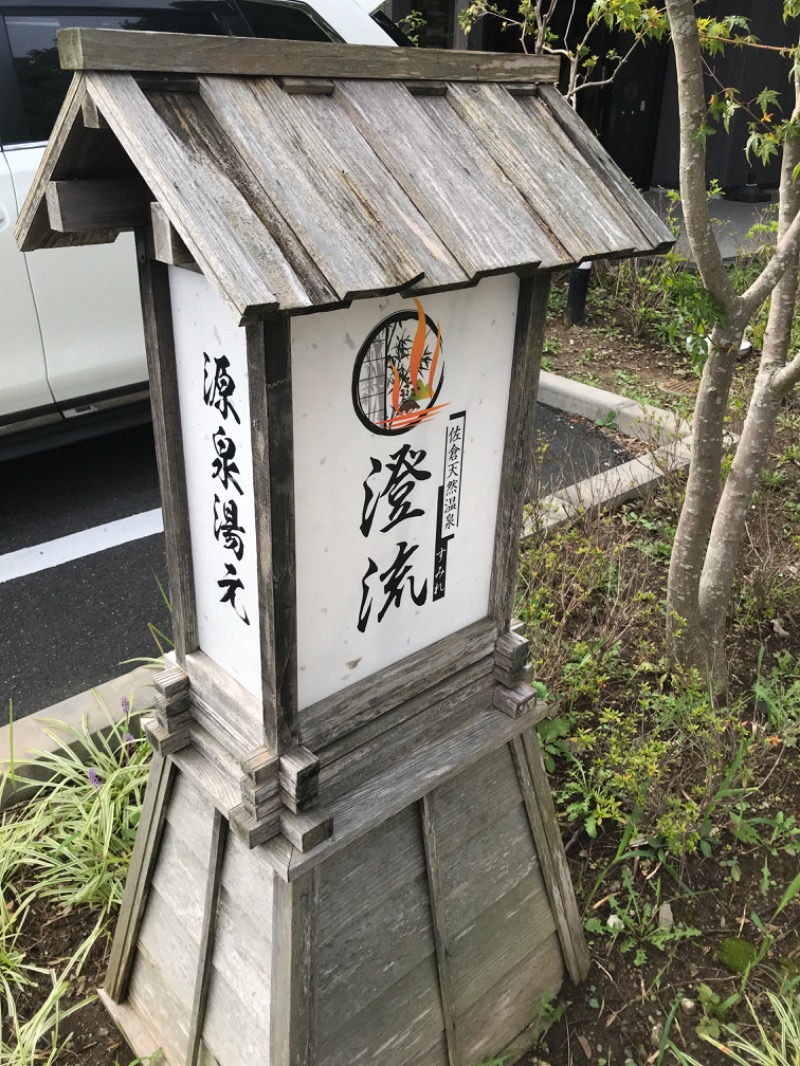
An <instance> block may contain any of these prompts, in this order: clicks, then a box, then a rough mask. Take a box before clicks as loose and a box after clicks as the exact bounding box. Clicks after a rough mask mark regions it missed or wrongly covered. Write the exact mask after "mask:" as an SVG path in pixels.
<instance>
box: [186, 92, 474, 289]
mask: <svg viewBox="0 0 800 1066" xmlns="http://www.w3.org/2000/svg"><path fill="white" fill-rule="evenodd" d="M202 91H203V95H204V98H206V99H208V102H209V105H210V106H211V108H212V110H213V111H214V113H215V114H218V115H219V121H220V123H221V124H222V125H223V127H224V128H226V130H228V132H229V133H230V134H231V135H234V134H235V136H236V140H237V143H238V144H241V143H242V142H243V141H244V142H245V143H246V144H247V145H248V146H251V145H252V147H251V148H250V150H249V152H248V158H249V159H250V160H251V162H252V164H253V165H255V166H256V167H257V168H258V174H259V177H260V180H261V181H262V183H264V186H265V189H266V190H267V192H268V194H269V195H270V196H271V197H272V198H273V199H275V200H276V201H277V202H279V203H280V204H281V212H282V213H283V215H284V217H285V218H286V220H287V222H289V223H290V225H291V228H292V230H293V231H294V232H296V233H297V234H298V235H299V236H300V237H301V238H302V241H303V244H304V245H305V246H306V248H308V249H309V250H311V251H313V252H314V255H315V258H318V259H319V260H320V261H321V262H324V263H325V264H326V266H325V272H326V275H327V276H328V278H329V279H330V280H331V282H332V283H333V285H334V288H335V289H336V290H337V292H339V294H340V296H341V297H342V298H343V299H346V298H348V297H349V295H350V294H351V293H353V292H356V291H357V292H359V293H360V294H361V295H364V294H365V293H368V292H373V293H375V294H377V293H380V292H386V291H393V290H396V289H397V288H401V287H402V288H405V287H408V286H409V285H412V284H413V283H414V282H416V281H418V280H420V279H421V278H423V277H424V279H425V284H426V286H428V285H429V286H432V287H440V286H450V285H456V284H466V283H467V282H468V280H469V279H468V278H467V276H466V274H465V273H464V271H463V270H462V269H461V267H460V266H459V264H458V263H457V262H456V260H455V259H454V258H453V256H452V254H451V253H450V252H449V251H448V249H447V248H446V247H445V246H444V244H443V243H442V241H441V238H440V237H439V236H438V234H437V232H436V230H435V227H434V225H433V224H432V221H431V220H428V219H426V218H425V217H423V215H422V214H421V213H420V212H419V210H418V209H417V208H416V207H415V206H414V204H413V203H412V202H411V201H410V200H409V199H408V197H407V196H406V195H405V193H404V192H403V190H402V189H401V188H400V186H399V185H398V184H397V183H396V182H395V181H394V179H393V178H392V176H391V174H390V173H389V171H388V170H387V169H386V167H385V165H384V164H383V162H382V161H381V160H380V159H379V157H378V156H377V155H376V154H375V152H374V151H373V149H372V148H371V147H370V145H369V144H368V143H367V142H366V141H365V140H364V139H363V137H361V136H359V134H358V131H357V130H356V129H354V127H353V123H352V120H351V118H350V115H349V113H348V111H347V109H346V108H345V106H344V105H343V103H342V101H341V100H340V99H339V97H338V95H334V96H332V97H330V98H326V99H320V98H319V97H313V98H312V97H305V98H299V97H296V98H293V99H292V100H290V101H287V100H286V98H285V96H284V95H283V94H282V93H281V91H280V90H279V89H278V88H277V87H276V85H275V84H274V83H273V82H271V81H267V80H264V81H260V82H258V83H256V84H252V83H248V84H244V83H240V84H239V86H238V89H237V86H236V83H235V82H232V81H230V80H228V79H220V78H217V79H204V80H203V82H202ZM248 101H249V107H247V106H246V105H247V103H248ZM235 105H238V107H239V108H240V109H243V112H244V113H243V114H242V116H241V117H240V118H232V117H231V115H232V110H233V107H234V106H235ZM266 129H268V130H269V145H270V148H269V151H268V152H266V151H265V149H264V142H263V132H262V130H266ZM298 158H300V159H302V158H305V159H307V160H308V165H306V166H303V165H299V164H298ZM287 168H288V169H289V170H291V172H292V173H293V175H294V176H295V181H294V182H292V184H291V186H287V183H286V181H285V178H284V175H285V173H286V171H287ZM377 212H379V214H380V220H381V224H380V225H379V226H376V218H377V214H376V213H377Z"/></svg>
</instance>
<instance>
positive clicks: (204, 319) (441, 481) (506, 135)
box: [17, 30, 671, 1066]
mask: <svg viewBox="0 0 800 1066" xmlns="http://www.w3.org/2000/svg"><path fill="white" fill-rule="evenodd" d="M284 45H286V46H285V47H284ZM61 47H62V61H63V62H64V64H65V65H66V66H69V67H72V68H73V69H75V70H76V72H77V73H76V78H75V81H74V83H73V87H72V89H71V91H70V95H69V97H68V99H67V102H66V103H65V105H64V109H63V111H62V114H61V117H60V120H59V123H58V125H57V127H56V130H55V132H54V135H53V139H52V141H51V144H50V146H49V148H48V151H47V154H46V156H45V159H44V162H43V164H42V167H41V169H40V172H39V174H38V176H37V180H36V182H35V183H34V186H33V189H32V191H31V194H30V196H29V199H28V201H27V203H26V204H25V206H24V208H23V210H22V212H21V215H20V222H19V225H18V233H17V236H18V241H19V244H20V247H21V248H23V249H25V250H28V249H31V248H35V247H44V246H57V245H59V244H65V243H67V244H74V243H81V242H90V243H91V242H98V241H103V240H111V239H113V237H114V236H115V235H116V232H117V231H118V230H119V229H121V228H126V227H130V228H135V229H136V230H137V235H138V251H139V262H140V282H141V291H142V306H143V310H144V317H145V329H146V336H147V344H148V358H149V363H150V380H151V391H152V398H153V414H154V425H155V430H156V441H157V448H158V458H159V469H160V475H161V483H162V496H163V502H164V521H165V534H166V542H167V554H168V562H169V569H170V595H171V598H172V602H173V611H174V621H175V639H176V648H175V654H174V655H173V656H172V657H171V662H170V664H169V666H168V668H167V669H166V670H165V672H164V673H162V674H161V675H159V677H158V678H157V680H156V688H157V691H158V698H157V706H156V709H155V713H154V715H153V717H152V718H151V719H150V720H149V721H148V723H147V729H148V735H149V737H150V739H151V741H152V744H153V746H154V748H155V751H156V754H155V757H154V763H153V769H152V772H151V779H150V784H149V787H148V791H147V797H146V802H145V809H144V811H143V814H142V820H141V825H140V829H139V833H138V837H137V843H136V848H135V852H134V856H133V862H132V868H131V872H130V876H129V879H128V884H127V889H126V895H125V901H124V905H123V908H122V913H121V915H120V919H119V923H118V928H117V931H116V936H115V940H114V946H113V951H112V957H111V962H110V968H109V975H108V980H107V982H106V986H105V989H104V992H103V997H104V1000H105V1002H106V1004H107V1005H108V1008H109V1010H110V1011H111V1013H112V1015H113V1016H114V1018H115V1019H116V1020H117V1021H118V1023H119V1024H120V1025H121V1027H122V1028H123V1030H124V1031H125V1033H126V1035H127V1036H128V1039H129V1040H130V1042H131V1044H132V1046H133V1047H134V1049H135V1050H136V1052H137V1053H138V1054H140V1055H148V1054H150V1053H151V1052H153V1051H154V1050H155V1049H156V1048H159V1047H160V1048H161V1049H162V1050H163V1052H164V1055H165V1057H166V1061H167V1063H168V1064H169V1066H184V1064H185V1066H352V1064H353V1063H375V1064H380V1066H475V1064H476V1063H478V1062H479V1061H480V1060H481V1059H484V1058H489V1057H492V1056H497V1055H503V1054H506V1055H509V1056H513V1055H514V1054H515V1053H516V1052H518V1051H520V1052H521V1051H522V1050H523V1049H524V1048H526V1047H528V1046H530V1045H531V1044H532V1043H533V1042H534V1041H535V1039H536V1025H537V1020H538V1019H539V1018H540V1017H541V1012H540V1008H541V1004H542V1002H543V999H544V997H546V996H549V995H551V994H552V993H554V992H556V991H557V990H558V988H559V987H560V985H561V983H562V979H563V975H564V972H565V971H566V972H567V973H568V974H569V976H570V977H571V978H572V980H574V981H579V980H581V978H582V977H583V976H584V975H585V973H586V970H587V966H588V955H587V951H586V946H585V943H584V940H583V934H582V930H581V923H580V919H579V916H578V913H577V909H576V905H575V898H574V894H573V891H572V886H571V884H570V881H569V876H568V871H567V865H566V858H565V855H564V849H563V847H562V844H561V838H560V834H559V829H558V824H557V821H556V818H555V813H554V809H553V803H552V799H551V796H550V792H549V788H548V784H547V778H546V774H545V770H544V766H543V763H542V757H541V752H540V749H539V743H538V739H537V733H536V728H535V727H536V723H537V722H538V721H539V720H541V718H542V717H543V716H544V715H545V714H546V713H547V708H546V707H544V706H542V705H540V704H537V701H536V698H535V695H534V691H533V689H532V688H531V687H530V685H529V684H528V683H527V682H526V680H525V664H526V657H527V644H526V641H525V640H524V638H523V637H522V636H521V635H520V634H519V633H517V632H516V631H515V630H514V629H513V628H512V624H511V616H512V607H513V593H514V582H515V575H516V564H517V548H518V538H519V534H520V529H521V523H522V506H523V494H524V491H525V486H526V485H527V484H528V476H527V472H528V467H529V463H530V459H531V443H532V425H533V412H534V407H535V397H536V386H537V380H538V372H539V361H540V355H541V345H542V335H543V328H544V317H545V311H546V303H547V295H548V291H549V278H550V270H551V269H552V268H553V267H555V266H558V265H566V264H569V263H573V262H575V261H576V260H579V259H583V258H587V257H597V256H601V255H605V256H607V255H620V254H627V253H630V252H633V251H640V252H645V251H653V250H655V249H657V248H661V247H664V246H666V245H668V244H669V243H670V241H671V236H670V234H669V233H668V231H666V230H665V229H664V227H663V226H662V225H661V223H660V222H658V220H657V219H656V218H655V216H654V215H652V213H651V212H650V211H649V209H648V208H647V207H646V205H644V204H643V203H642V201H641V200H640V199H639V198H638V196H637V194H635V192H634V191H633V190H632V188H631V187H630V185H629V184H628V183H627V182H626V181H625V179H624V178H623V177H622V175H620V174H619V172H618V171H617V170H616V168H615V167H614V165H613V163H612V162H611V161H610V160H609V159H608V157H607V156H605V155H604V153H603V152H602V149H600V148H599V147H598V146H597V145H596V143H595V142H594V141H593V139H592V138H591V135H590V134H589V133H588V132H587V131H586V130H585V128H584V127H582V125H581V124H580V122H579V120H577V119H576V117H575V116H574V114H573V113H572V112H571V111H570V109H569V108H567V107H566V106H565V105H564V104H563V101H561V99H560V97H559V96H558V93H557V92H556V90H555V89H554V87H553V86H552V85H547V84H543V83H544V82H547V81H548V80H549V81H552V80H554V78H555V76H556V73H557V72H556V69H555V67H554V66H553V64H551V63H549V62H548V61H545V60H542V59H541V58H540V57H521V56H513V57H509V56H506V57H497V56H491V55H487V56H483V55H481V54H479V53H444V54H441V55H437V54H436V53H433V52H425V53H419V54H414V53H413V51H412V50H409V51H408V52H407V53H406V54H405V55H403V56H401V55H400V51H402V50H400V49H386V50H381V49H377V48H372V49H362V50H360V51H359V50H351V49H350V48H349V47H346V48H344V47H342V48H340V47H337V46H333V45H302V46H300V45H295V44H293V43H292V42H289V43H288V44H286V43H285V42H284V43H282V44H281V47H280V48H278V49H276V48H275V46H274V45H272V44H270V43H269V42H257V41H250V42H237V41H231V42H225V41H221V40H220V41H218V40H215V39H211V38H196V39H193V38H183V37H182V38H181V40H180V47H179V48H176V47H175V45H174V42H173V41H171V40H170V39H168V38H165V37H163V36H162V35H148V34H140V33H137V34H127V33H120V32H118V31H83V30H81V31H67V33H66V34H65V35H64V36H63V37H62V39H61ZM145 72H147V73H145ZM267 145H268V146H269V150H268V151H267V150H265V146H267ZM128 206H129V209H128ZM78 207H79V208H80V210H78Z"/></svg>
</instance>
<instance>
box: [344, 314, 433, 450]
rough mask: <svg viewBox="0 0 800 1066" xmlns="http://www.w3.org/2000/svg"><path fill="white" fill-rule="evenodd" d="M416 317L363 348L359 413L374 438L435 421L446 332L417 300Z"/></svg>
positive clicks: (391, 323)
mask: <svg viewBox="0 0 800 1066" xmlns="http://www.w3.org/2000/svg"><path fill="white" fill-rule="evenodd" d="M414 303H415V304H416V308H417V309H416V311H397V312H395V314H393V315H389V317H388V318H385V319H384V320H383V321H382V322H380V323H379V324H378V325H377V326H376V327H375V329H373V330H372V332H371V333H370V334H369V336H368V337H367V339H366V340H365V341H364V343H363V344H362V345H361V348H360V350H359V352H358V355H357V356H356V362H355V366H354V367H353V407H354V408H355V412H356V414H357V415H358V417H359V419H360V421H361V422H362V423H363V424H364V425H365V426H366V427H367V429H368V430H370V431H371V432H372V433H379V434H382V435H391V434H395V433H406V432H408V430H409V429H413V428H414V426H418V425H419V424H420V422H424V421H427V420H428V419H430V418H432V417H433V416H434V415H435V414H436V412H438V411H439V410H441V408H442V407H445V406H447V405H446V404H439V403H437V399H438V397H439V393H440V391H441V388H442V383H443V381H444V362H443V360H442V331H441V329H440V328H439V323H438V322H434V321H433V319H432V318H429V317H428V315H426V314H425V310H424V308H423V306H422V304H421V303H420V302H419V300H417V299H416V298H415V299H414Z"/></svg>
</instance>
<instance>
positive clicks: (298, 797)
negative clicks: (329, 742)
mask: <svg viewBox="0 0 800 1066" xmlns="http://www.w3.org/2000/svg"><path fill="white" fill-rule="evenodd" d="M278 780H279V783H280V790H281V799H282V800H283V803H284V805H285V806H286V807H288V808H289V810H290V811H293V812H294V813H295V814H297V812H298V811H305V810H308V808H309V807H313V806H314V805H315V804H316V802H317V800H318V798H319V759H318V758H317V756H316V755H315V754H314V753H313V752H312V751H309V750H308V748H304V747H302V746H298V747H296V748H292V749H291V751H288V752H287V753H286V754H285V755H282V756H281V759H280V773H279V777H278Z"/></svg>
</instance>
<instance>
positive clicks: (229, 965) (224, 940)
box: [214, 837, 272, 1015]
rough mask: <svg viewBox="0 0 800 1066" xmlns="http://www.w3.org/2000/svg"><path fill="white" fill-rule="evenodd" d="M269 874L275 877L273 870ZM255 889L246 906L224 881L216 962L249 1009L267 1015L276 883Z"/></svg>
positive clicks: (220, 902) (215, 953)
mask: <svg viewBox="0 0 800 1066" xmlns="http://www.w3.org/2000/svg"><path fill="white" fill-rule="evenodd" d="M229 840H230V841H232V842H233V841H235V840H236V838H235V837H229ZM247 854H252V853H251V852H247ZM269 874H270V877H271V876H272V870H270V871H269ZM254 891H255V894H254V895H252V896H250V898H249V900H248V904H249V905H248V906H247V907H244V906H243V905H242V900H241V895H240V894H238V893H237V894H236V895H234V894H233V893H232V892H231V891H230V888H228V887H227V886H226V885H224V884H223V886H222V890H221V891H220V896H219V908H218V912H217V941H216V945H215V949H214V966H216V968H217V969H218V970H219V972H220V974H222V976H223V977H224V978H225V980H226V981H227V982H228V984H229V985H230V986H231V989H232V990H233V991H234V992H235V993H236V995H237V996H238V997H239V998H240V999H241V1001H242V1002H243V1003H244V1004H245V1005H246V1006H247V1007H248V1008H249V1009H252V1010H258V1011H259V1012H260V1013H261V1014H263V1015H266V1014H267V1013H268V1012H269V994H268V993H269V972H270V971H269V959H270V949H271V946H272V924H271V918H272V887H271V885H267V884H265V883H262V884H261V885H259V886H257V887H256V888H255V890H254ZM264 997H266V1000H265V998H264Z"/></svg>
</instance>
